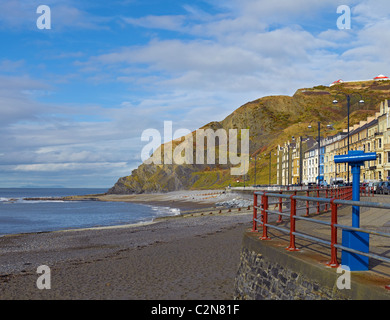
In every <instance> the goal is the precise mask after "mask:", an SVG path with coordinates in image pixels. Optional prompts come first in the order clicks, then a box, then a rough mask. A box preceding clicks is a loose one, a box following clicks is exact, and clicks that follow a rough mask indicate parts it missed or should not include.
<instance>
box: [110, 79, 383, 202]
mask: <svg viewBox="0 0 390 320" xmlns="http://www.w3.org/2000/svg"><path fill="white" fill-rule="evenodd" d="M341 90H342V91H343V92H345V93H353V92H359V93H361V95H362V96H363V97H364V99H365V101H366V103H365V105H364V106H363V107H362V106H361V105H359V104H358V103H357V102H358V100H360V98H357V99H355V101H354V99H352V105H351V117H350V118H351V126H352V125H353V124H354V123H358V122H359V121H360V120H363V119H365V117H367V116H370V115H373V114H375V112H376V111H378V108H379V103H380V102H381V101H382V100H384V99H387V98H390V83H388V81H387V82H386V83H384V82H382V81H381V82H377V81H368V82H362V83H349V84H348V83H343V84H339V85H335V86H333V87H325V86H318V87H314V88H310V89H300V90H298V91H297V92H296V93H295V94H294V95H293V96H292V97H290V96H271V97H264V98H261V99H258V100H255V101H252V102H249V103H247V104H245V105H243V106H241V107H240V108H238V109H237V110H235V111H234V112H233V113H232V114H230V115H229V116H228V117H227V118H226V119H224V120H223V121H214V122H211V123H209V124H207V125H205V126H204V127H203V128H202V129H208V128H210V129H213V130H217V129H225V130H227V131H228V130H229V129H238V130H240V129H249V130H250V131H249V132H250V136H249V140H250V154H251V155H252V156H253V155H254V154H257V155H258V159H257V161H256V172H257V173H256V177H257V180H256V182H257V184H259V183H260V184H261V183H268V178H269V177H268V169H269V158H268V157H266V156H264V154H269V153H270V152H272V153H274V152H275V148H276V147H277V145H278V144H283V143H284V142H285V141H286V140H289V139H291V137H292V136H300V135H312V136H316V131H315V130H314V129H308V125H309V124H316V123H317V121H321V123H323V124H324V127H326V124H329V123H331V124H333V126H334V128H336V129H338V130H342V129H343V128H346V116H347V108H346V102H345V101H342V100H340V103H339V104H338V105H334V104H333V103H332V101H333V100H334V97H335V95H336V94H337V92H339V91H341ZM341 98H342V96H338V99H341ZM313 127H315V128H316V126H313ZM334 133H335V132H334V131H333V132H325V130H324V135H331V134H334ZM161 148H162V149H163V147H161ZM218 148H219V146H218V144H216V151H217V152H218ZM194 153H195V146H194ZM271 166H272V167H273V168H276V157H273V158H272V157H271ZM230 167H231V165H220V164H218V162H217V164H216V165H186V164H184V165H176V164H172V165H170V164H169V165H154V164H142V165H140V166H139V167H138V168H137V169H136V170H134V171H133V172H132V173H131V175H129V176H127V177H122V178H120V179H119V180H118V182H117V183H116V184H115V185H114V186H113V187H112V188H111V189H110V190H109V193H115V194H129V193H144V192H167V191H176V190H183V189H202V188H204V189H212V188H223V187H226V186H228V185H229V184H230V185H243V179H244V178H243V177H237V176H232V175H231V174H230ZM274 170H275V169H274ZM254 171H255V163H254V161H251V163H250V168H249V172H248V174H247V175H246V176H245V179H246V183H247V185H249V184H253V183H254ZM274 173H275V171H274ZM273 181H276V174H275V177H274V178H273Z"/></svg>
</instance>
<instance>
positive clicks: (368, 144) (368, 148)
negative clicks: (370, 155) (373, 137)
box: [367, 143, 370, 151]
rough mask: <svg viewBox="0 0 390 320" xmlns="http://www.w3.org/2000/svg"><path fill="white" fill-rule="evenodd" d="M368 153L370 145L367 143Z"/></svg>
mask: <svg viewBox="0 0 390 320" xmlns="http://www.w3.org/2000/svg"><path fill="white" fill-rule="evenodd" d="M367 151H370V143H367Z"/></svg>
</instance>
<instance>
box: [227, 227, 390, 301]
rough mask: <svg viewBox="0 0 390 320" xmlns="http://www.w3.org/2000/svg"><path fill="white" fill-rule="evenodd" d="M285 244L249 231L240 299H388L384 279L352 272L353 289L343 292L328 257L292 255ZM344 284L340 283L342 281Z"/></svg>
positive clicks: (242, 260)
mask: <svg viewBox="0 0 390 320" xmlns="http://www.w3.org/2000/svg"><path fill="white" fill-rule="evenodd" d="M285 248H286V245H285V242H280V241H277V240H273V241H260V240H259V235H258V234H256V233H252V232H249V231H248V232H246V233H245V234H244V237H243V242H242V249H241V257H240V265H239V268H238V271H237V275H236V279H235V287H234V299H236V300H388V299H390V290H386V289H385V288H384V285H385V284H386V283H383V281H384V280H383V279H382V278H380V277H375V276H373V275H369V274H367V273H359V272H357V273H352V277H351V285H350V289H347V288H345V289H339V287H338V285H337V283H338V280H339V278H340V276H342V273H337V270H336V269H332V268H327V267H326V266H325V264H326V258H324V256H322V255H320V254H317V253H315V252H311V251H308V250H302V251H301V252H299V253H297V252H289V251H287V250H285ZM339 281H340V280H339Z"/></svg>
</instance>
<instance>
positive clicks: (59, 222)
mask: <svg viewBox="0 0 390 320" xmlns="http://www.w3.org/2000/svg"><path fill="white" fill-rule="evenodd" d="M106 191H107V189H82V188H75V189H70V188H58V189H56V188H54V189H47V188H10V189H4V188H0V236H2V235H7V234H18V233H30V232H47V231H57V230H66V229H79V228H90V227H98V226H113V225H123V224H133V223H143V222H148V221H152V220H153V219H154V218H156V217H160V216H171V215H176V214H179V213H180V211H178V210H177V209H174V208H168V207H155V206H148V205H139V204H134V203H126V202H100V201H57V200H52V201H28V200H24V199H25V198H55V197H64V196H72V195H87V194H99V193H104V192H106Z"/></svg>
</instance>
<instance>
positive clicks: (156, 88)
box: [0, 0, 390, 188]
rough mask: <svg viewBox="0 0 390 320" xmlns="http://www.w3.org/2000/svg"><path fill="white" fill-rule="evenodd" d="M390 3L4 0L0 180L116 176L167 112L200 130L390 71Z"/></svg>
mask: <svg viewBox="0 0 390 320" xmlns="http://www.w3.org/2000/svg"><path fill="white" fill-rule="evenodd" d="M42 4H44V5H47V6H49V7H50V9H51V29H50V30H40V29H38V28H37V26H36V21H37V19H38V17H39V16H40V15H39V14H37V13H36V10H37V7H38V6H39V5H42ZM339 5H348V6H350V8H351V10H352V17H351V19H352V20H351V21H352V28H351V29H350V30H339V29H338V28H337V25H336V23H337V19H338V18H339V16H340V15H338V14H337V13H336V10H337V7H338V6H339ZM389 13H390V4H389V3H388V1H387V0H377V1H374V0H364V1H352V0H345V1H344V0H343V1H334V0H327V1H312V0H295V1H291V0H275V1H264V0H241V1H238V0H225V1H220V0H216V1H212V0H198V1H185V0H184V1H183V0H180V1H179V0H164V1H157V0H153V1H151V0H144V1H139V0H125V1H119V0H114V1H109V2H107V1H101V0H83V1H76V0H57V1H56V0H39V1H35V0H23V1H19V0H0V41H1V51H0V134H1V140H0V187H23V186H42V187H44V186H65V187H77V186H79V187H107V188H108V187H111V186H112V185H113V184H114V183H115V182H116V180H117V179H118V178H119V177H121V176H125V175H129V174H130V173H131V171H132V170H133V169H135V168H136V167H137V166H138V165H139V164H140V163H141V158H140V154H141V150H142V148H143V146H144V145H145V142H142V141H141V135H142V132H143V131H144V130H146V129H149V128H155V129H158V130H160V131H161V132H162V128H163V123H164V121H173V125H174V130H177V129H179V128H186V129H189V130H195V129H197V128H199V127H201V126H203V125H204V124H206V123H208V122H210V121H215V120H217V121H218V120H223V119H224V118H225V117H226V116H227V115H229V114H230V113H231V112H232V111H234V110H235V109H236V108H238V107H239V106H241V105H243V104H245V103H246V102H248V101H252V100H255V99H257V98H260V97H263V96H267V95H279V94H286V95H292V94H294V92H295V91H296V90H297V89H299V88H302V87H312V86H316V85H321V84H325V85H328V84H329V83H331V82H333V81H334V80H338V79H343V80H354V79H370V78H373V77H374V76H376V75H378V74H386V75H389V74H390V63H389V58H388V54H386V53H387V52H389V46H390V42H389V41H388V39H390V37H389V33H390V26H389V24H390V23H389Z"/></svg>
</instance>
